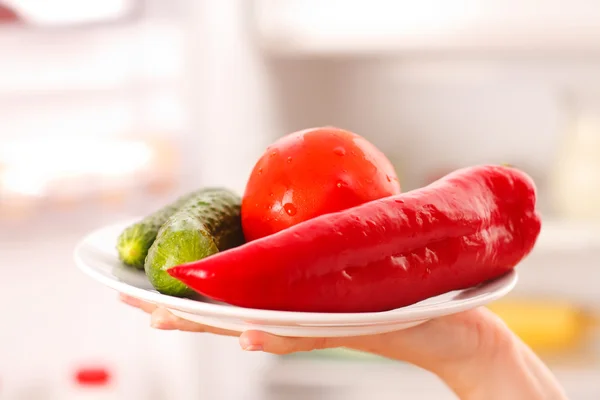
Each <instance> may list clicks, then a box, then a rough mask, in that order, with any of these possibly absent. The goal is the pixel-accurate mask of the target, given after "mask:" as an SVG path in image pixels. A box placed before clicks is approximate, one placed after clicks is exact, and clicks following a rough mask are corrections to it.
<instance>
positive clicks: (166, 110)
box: [0, 0, 600, 400]
mask: <svg viewBox="0 0 600 400" xmlns="http://www.w3.org/2000/svg"><path fill="white" fill-rule="evenodd" d="M599 71H600V2H597V1H594V0H569V1H566V0H564V1H563V0H546V1H543V2H541V1H538V0H502V1H500V0H455V1H446V0H421V1H419V2H417V1H405V0H395V1H391V0H390V1H384V0H369V1H366V0H361V1H358V0H356V1H354V0H253V1H250V0H196V1H193V0H171V1H160V0H103V1H85V2H84V1H76V0H38V1H36V0H0V268H1V270H2V272H1V276H2V279H1V280H0V304H2V306H1V310H2V312H1V318H2V322H1V324H0V399H11V400H16V399H28V400H38V399H39V400H41V399H71V398H73V399H75V398H77V399H80V398H81V399H83V398H88V397H85V396H87V395H88V394H89V393H90V390H91V389H93V390H94V393H96V394H97V395H98V396H100V397H98V398H102V399H114V400H116V399H149V400H165V399H169V400H171V399H177V400H188V399H189V400H192V399H194V400H197V399H232V400H241V399H244V400H245V399H282V400H288V399H290V400H291V399H308V400H312V399H325V398H327V399H345V400H353V399H365V398H369V399H377V400H380V399H381V400H387V399H398V398H405V399H409V398H415V399H416V398H418V399H436V400H437V399H452V398H453V397H452V395H451V394H450V393H449V392H448V391H447V390H446V389H445V387H444V386H443V385H442V384H441V383H440V382H439V381H438V380H437V379H436V378H435V377H433V376H431V375H429V374H428V373H426V372H424V371H421V370H419V369H417V368H414V367H411V366H408V365H404V364H400V363H392V362H389V361H386V360H382V359H379V358H374V357H369V356H366V355H362V354H356V353H352V352H347V351H343V350H339V351H337V350H336V351H324V352H313V353H308V354H300V355H296V356H289V357H274V356H269V355H264V354H247V353H244V352H242V351H240V350H239V348H238V345H237V342H236V339H230V338H220V337H210V336H203V335H199V334H184V333H175V332H157V331H153V330H151V329H149V327H148V325H149V321H148V318H147V316H145V315H142V314H141V313H140V312H137V311H136V310H132V309H129V308H127V307H125V306H124V305H121V304H119V302H118V301H117V294H116V293H115V292H113V291H111V290H109V289H106V288H104V287H102V286H100V285H99V284H97V283H95V282H94V281H92V280H91V279H89V278H87V277H86V276H84V275H83V274H82V273H81V272H79V271H78V270H76V268H75V266H74V263H73V261H72V250H73V248H74V246H75V244H76V243H77V241H78V240H79V239H80V238H81V237H82V235H84V234H85V233H87V232H88V231H90V230H92V229H95V228H98V227H100V226H102V225H105V224H109V223H113V222H117V221H120V220H122V219H124V218H130V217H132V216H138V215H141V214H144V213H146V212H149V211H152V210H153V209H155V208H157V207H158V206H160V205H163V204H164V203H165V202H167V201H168V200H171V199H173V198H174V197H176V196H178V195H179V194H181V193H183V192H185V191H187V190H190V189H193V188H195V187H198V186H201V185H209V184H219V185H225V186H230V187H232V188H234V189H236V190H238V191H239V192H242V191H243V189H244V184H245V180H246V178H247V177H248V175H249V173H250V169H251V168H252V166H253V164H254V162H255V161H256V160H257V158H258V157H259V156H260V154H261V153H262V151H263V150H264V149H265V147H266V146H267V145H268V144H269V143H270V142H272V141H273V140H275V139H276V138H277V137H279V136H282V135H284V134H287V133H290V132H292V131H295V130H299V129H303V128H307V127H313V126H320V125H336V126H339V127H342V128H345V129H349V130H352V131H354V132H356V133H359V134H361V135H363V136H365V137H366V138H368V139H369V140H371V141H372V142H374V143H375V144H376V145H377V146H378V147H379V148H380V149H382V150H383V151H384V152H385V153H386V154H387V155H388V157H389V158H390V159H391V160H392V161H393V162H394V164H395V166H396V168H397V170H398V174H399V176H400V178H401V183H402V185H403V189H404V191H406V190H410V189H413V188H417V187H420V186H423V185H425V184H427V183H429V182H431V181H432V180H434V179H436V178H438V177H440V176H441V175H444V174H445V173H447V172H449V171H451V170H453V169H455V168H457V167H461V166H466V165H471V164H476V163H483V162H490V163H509V164H513V165H515V166H517V167H520V168H522V169H524V170H525V171H527V172H528V173H529V174H530V175H532V176H533V177H534V179H535V180H536V182H537V185H538V189H539V197H540V203H541V205H540V207H541V210H542V212H543V214H544V227H543V231H542V234H541V236H540V240H539V242H538V245H537V247H536V249H535V250H534V252H533V254H532V255H531V256H530V257H529V258H527V260H526V261H525V262H524V263H523V264H522V265H521V266H520V267H519V273H520V281H519V284H518V285H517V288H516V289H515V290H514V291H513V292H512V293H511V294H510V295H509V296H508V297H506V298H505V299H504V300H502V301H499V302H497V303H495V304H492V305H491V306H490V307H491V308H492V309H493V310H494V311H495V312H497V313H498V314H499V315H500V316H501V317H502V318H504V319H505V321H506V322H507V323H508V324H509V326H510V327H511V328H512V329H513V330H514V331H515V332H516V333H517V334H518V335H520V336H521V337H522V338H523V340H525V341H526V342H527V343H528V344H529V345H531V346H532V348H533V349H534V350H535V351H536V352H537V353H538V354H539V355H540V356H541V357H542V358H543V359H544V360H545V361H546V362H548V364H549V365H550V367H551V368H552V370H553V371H554V372H555V373H556V375H557V376H558V378H559V379H560V380H561V382H562V383H563V384H564V385H565V387H566V389H567V391H568V393H569V394H570V396H571V398H572V399H598V398H600V380H598V379H597V378H598V371H599V370H600V329H599V328H598V327H599V324H598V321H599V320H600V291H599V290H598V283H599V282H600V263H599V262H598V257H597V254H598V251H599V250H600V74H599ZM102 396H103V397H102ZM95 398H96V397H95Z"/></svg>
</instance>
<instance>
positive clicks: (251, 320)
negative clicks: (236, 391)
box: [74, 221, 517, 337]
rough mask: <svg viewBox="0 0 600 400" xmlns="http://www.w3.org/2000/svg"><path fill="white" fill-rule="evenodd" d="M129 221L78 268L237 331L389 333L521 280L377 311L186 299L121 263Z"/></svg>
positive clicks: (96, 242)
mask: <svg viewBox="0 0 600 400" xmlns="http://www.w3.org/2000/svg"><path fill="white" fill-rule="evenodd" d="M130 223H131V221H128V222H125V223H120V224H116V225H111V226H107V227H105V228H102V229H99V230H97V231H94V232H92V233H91V234H89V235H88V236H86V237H85V238H84V239H83V240H82V241H81V242H80V243H79V244H78V245H77V248H76V249H75V254H74V256H75V262H76V263H77V266H78V267H79V269H81V270H82V271H83V272H84V273H86V274H87V275H89V276H90V277H92V278H93V279H95V280H97V281H98V282H100V283H102V284H103V285H106V286H108V287H110V288H112V289H115V290H117V291H119V292H121V293H124V294H127V295H129V296H132V297H135V298H138V299H140V300H144V301H147V302H151V303H154V304H157V305H161V306H164V307H166V308H167V309H169V310H170V311H171V312H173V313H174V314H175V315H177V316H179V317H181V318H185V319H187V320H190V321H194V322H198V323H202V324H205V325H210V326H214V327H217V328H222V329H229V330H233V331H240V332H241V331H245V330H249V329H254V330H262V331H265V332H269V333H273V334H276V335H282V336H296V337H340V336H354V335H370V334H375V333H382V332H389V331H393V330H400V329H405V328H409V327H411V326H415V325H418V324H421V323H423V322H425V321H427V320H429V319H432V318H436V317H440V316H443V315H449V314H454V313H458V312H461V311H466V310H469V309H472V308H475V307H479V306H482V305H484V304H487V303H489V302H491V301H494V300H497V299H499V298H501V297H502V296H504V295H506V294H507V293H508V292H510V291H511V290H512V289H513V287H514V286H515V284H516V283H517V273H516V272H515V271H512V272H510V273H508V274H506V275H504V276H502V277H500V278H498V279H496V280H493V281H490V282H487V283H485V284H482V285H479V286H477V287H473V288H470V289H465V290H458V291H454V292H450V293H446V294H443V295H441V296H437V297H433V298H430V299H427V300H425V301H422V302H420V303H417V304H413V305H411V306H408V307H403V308H399V309H396V310H392V311H386V312H377V313H339V314H336V313H301V312H283V311H272V310H257V309H249V308H240V307H235V306H230V305H227V304H222V303H214V302H209V301H205V300H191V299H181V298H177V297H171V296H166V295H163V294H160V293H158V292H157V291H156V290H154V289H153V288H152V286H151V285H150V282H148V279H147V278H146V275H145V274H144V272H143V271H138V270H133V269H130V268H128V267H125V266H124V265H123V264H122V263H121V262H120V261H119V259H118V257H117V252H116V249H115V244H116V241H117V237H118V235H119V234H120V232H121V231H122V230H123V229H124V228H125V227H126V226H127V225H128V224H130Z"/></svg>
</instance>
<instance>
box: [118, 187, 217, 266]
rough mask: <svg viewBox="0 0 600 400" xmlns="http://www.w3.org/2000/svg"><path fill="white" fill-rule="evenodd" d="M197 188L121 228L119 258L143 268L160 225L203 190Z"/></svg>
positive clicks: (125, 262)
mask: <svg viewBox="0 0 600 400" xmlns="http://www.w3.org/2000/svg"><path fill="white" fill-rule="evenodd" d="M205 190H206V189H203V190H198V191H194V192H191V193H188V194H186V195H183V196H181V197H179V198H178V199H176V200H175V201H173V202H172V203H171V204H168V205H166V206H165V207H162V208H161V209H159V210H157V211H155V212H153V213H152V214H150V215H148V216H146V217H145V218H143V219H142V220H141V221H139V222H136V223H135V224H133V225H130V226H128V227H127V228H125V230H123V232H122V233H121V234H120V235H119V238H118V239H117V253H118V254H119V259H120V260H121V261H122V262H123V263H124V264H125V265H128V266H130V267H134V268H137V269H140V270H142V269H144V261H146V256H147V255H148V250H149V249H150V246H152V243H154V240H156V235H157V234H158V231H159V229H160V227H161V226H162V225H163V224H164V223H165V222H166V221H167V219H169V217H170V216H171V215H173V214H175V213H176V212H177V210H179V209H180V208H181V206H183V205H184V204H186V203H187V202H188V201H190V200H191V199H193V198H195V197H196V196H198V195H199V194H200V193H202V192H203V191H205Z"/></svg>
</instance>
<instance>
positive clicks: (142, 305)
mask: <svg viewBox="0 0 600 400" xmlns="http://www.w3.org/2000/svg"><path fill="white" fill-rule="evenodd" d="M119 299H120V300H121V301H122V302H123V303H125V304H127V305H129V306H132V307H135V308H139V309H140V310H142V311H144V312H146V313H148V314H151V313H152V312H154V310H156V308H157V307H156V305H155V304H152V303H147V302H145V301H142V300H140V299H136V298H135V297H131V296H127V295H126V294H122V293H121V294H120V295H119Z"/></svg>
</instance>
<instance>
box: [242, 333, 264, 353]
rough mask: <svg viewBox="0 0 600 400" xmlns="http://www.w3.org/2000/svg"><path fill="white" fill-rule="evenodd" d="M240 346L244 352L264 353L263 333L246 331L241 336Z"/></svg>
mask: <svg viewBox="0 0 600 400" xmlns="http://www.w3.org/2000/svg"><path fill="white" fill-rule="evenodd" d="M239 341H240V346H241V348H242V350H246V351H263V350H264V338H263V332H260V331H246V332H243V333H242V334H241V335H240V339H239Z"/></svg>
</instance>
